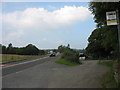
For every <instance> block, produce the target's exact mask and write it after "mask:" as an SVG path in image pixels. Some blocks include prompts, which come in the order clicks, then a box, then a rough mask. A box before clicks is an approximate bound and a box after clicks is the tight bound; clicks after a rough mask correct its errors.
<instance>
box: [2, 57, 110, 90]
mask: <svg viewBox="0 0 120 90" xmlns="http://www.w3.org/2000/svg"><path fill="white" fill-rule="evenodd" d="M59 57H60V56H57V57H51V58H50V57H47V58H44V59H41V60H39V61H35V62H32V63H33V64H34V65H33V64H31V63H26V64H23V65H22V66H21V65H20V67H19V65H17V66H15V67H16V68H18V67H19V68H22V69H17V70H16V69H15V68H14V66H13V67H12V68H11V69H9V70H8V71H9V73H7V72H6V71H5V69H3V73H4V75H3V77H2V87H3V88H100V87H101V83H100V80H101V78H102V75H104V74H105V73H106V72H107V71H108V70H109V68H108V67H105V66H101V65H98V64H97V62H98V61H97V60H90V61H88V60H87V61H83V64H82V65H78V66H66V65H61V64H56V63H54V60H56V59H57V58H59ZM41 61H42V62H41ZM29 64H30V65H29ZM27 65H28V66H27ZM23 67H25V68H23ZM9 68H10V67H9ZM6 70H7V68H6Z"/></svg>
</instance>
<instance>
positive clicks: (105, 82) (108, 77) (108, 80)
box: [98, 61, 118, 88]
mask: <svg viewBox="0 0 120 90" xmlns="http://www.w3.org/2000/svg"><path fill="white" fill-rule="evenodd" d="M98 64H101V65H104V66H108V67H110V70H109V71H108V72H107V73H106V74H105V75H104V76H103V78H102V83H101V85H102V87H103V88H117V87H118V86H117V83H116V81H115V79H114V71H113V61H105V62H104V61H103V62H99V63H98Z"/></svg>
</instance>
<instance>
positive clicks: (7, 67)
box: [3, 56, 49, 68]
mask: <svg viewBox="0 0 120 90" xmlns="http://www.w3.org/2000/svg"><path fill="white" fill-rule="evenodd" d="M48 57H49V56H47V57H43V58H39V59H35V60H31V61H26V62H23V63H18V64H13V65H10V66H8V67H12V66H16V65H20V64H25V63H30V62H35V61H38V60H41V59H45V58H48ZM8 67H3V68H8Z"/></svg>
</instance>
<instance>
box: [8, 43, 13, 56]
mask: <svg viewBox="0 0 120 90" xmlns="http://www.w3.org/2000/svg"><path fill="white" fill-rule="evenodd" d="M7 54H14V50H13V46H12V43H10V44H9V45H8V47H7Z"/></svg>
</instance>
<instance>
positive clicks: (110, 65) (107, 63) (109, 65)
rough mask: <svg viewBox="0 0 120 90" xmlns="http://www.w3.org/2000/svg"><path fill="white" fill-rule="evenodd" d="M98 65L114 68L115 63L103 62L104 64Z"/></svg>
mask: <svg viewBox="0 0 120 90" xmlns="http://www.w3.org/2000/svg"><path fill="white" fill-rule="evenodd" d="M98 64H101V65H104V66H108V67H112V66H113V61H103V62H98Z"/></svg>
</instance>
